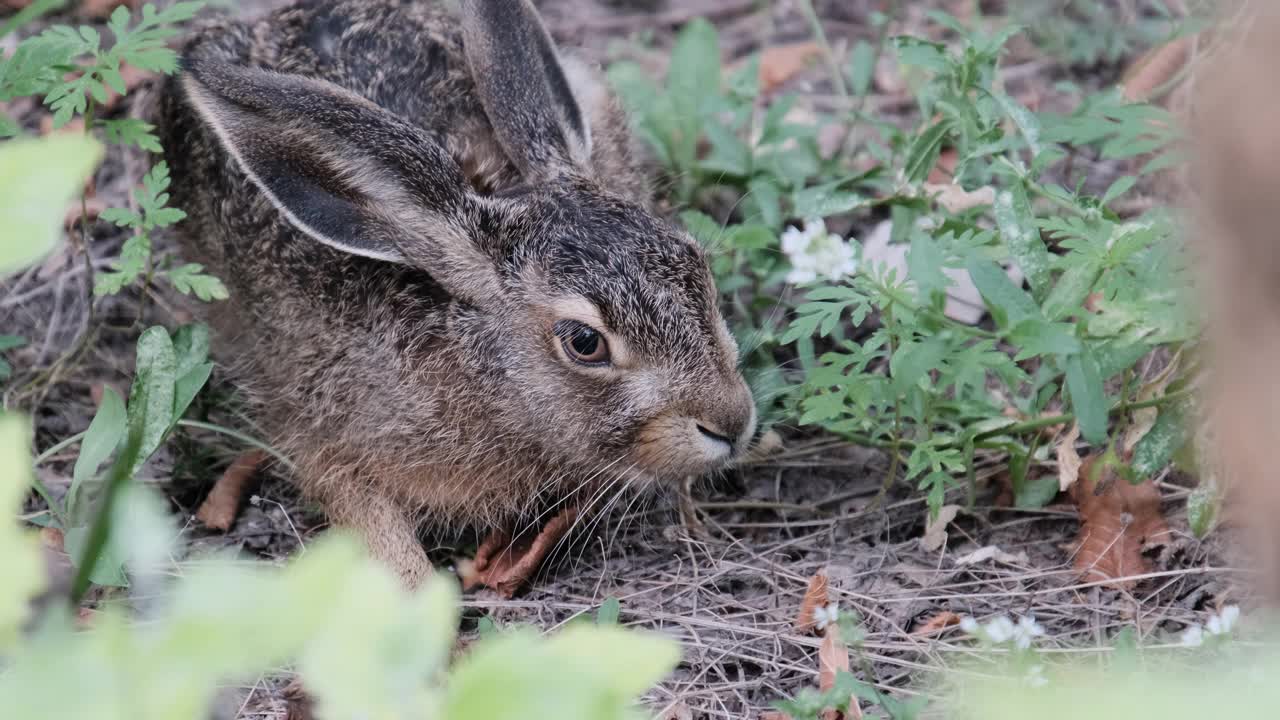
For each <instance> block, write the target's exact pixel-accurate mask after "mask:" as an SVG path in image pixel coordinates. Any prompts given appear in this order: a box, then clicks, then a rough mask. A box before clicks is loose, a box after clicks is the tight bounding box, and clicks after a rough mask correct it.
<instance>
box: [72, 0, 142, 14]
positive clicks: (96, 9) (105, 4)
mask: <svg viewBox="0 0 1280 720" xmlns="http://www.w3.org/2000/svg"><path fill="white" fill-rule="evenodd" d="M121 5H124V6H125V7H127V8H129V9H130V10H137V9H138V0H80V6H79V7H77V8H76V14H77V15H79V16H80V17H87V18H106V17H109V16H110V15H111V12H112V11H113V10H115V9H116V8H118V7H120V6H121Z"/></svg>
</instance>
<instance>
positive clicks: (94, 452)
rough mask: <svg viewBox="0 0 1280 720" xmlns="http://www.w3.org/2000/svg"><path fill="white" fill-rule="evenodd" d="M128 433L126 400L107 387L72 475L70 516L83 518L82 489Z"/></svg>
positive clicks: (86, 432)
mask: <svg viewBox="0 0 1280 720" xmlns="http://www.w3.org/2000/svg"><path fill="white" fill-rule="evenodd" d="M127 429H128V418H127V417H126V415H125V407H124V400H123V399H122V398H121V397H120V394H119V393H117V392H116V391H115V390H114V389H113V388H111V387H110V386H107V387H104V388H103V392H102V404H101V405H99V406H98V412H97V413H95V414H94V416H93V420H92V421H91V422H90V423H89V429H88V430H86V431H85V434H84V439H83V440H81V441H80V455H79V457H77V458H76V464H75V468H74V469H73V470H72V473H71V487H70V489H69V490H68V491H67V500H66V507H67V514H68V515H70V516H72V517H83V514H82V513H81V512H79V510H81V508H77V505H78V500H79V497H80V494H79V493H80V487H81V485H83V484H84V482H85V481H86V480H89V479H91V478H92V477H93V476H94V475H96V474H97V472H98V468H99V467H101V465H102V463H104V462H106V461H107V458H109V457H111V453H113V452H115V450H116V448H117V447H119V446H120V441H121V440H123V439H124V434H125V431H126V430H127Z"/></svg>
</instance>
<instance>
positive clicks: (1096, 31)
mask: <svg viewBox="0 0 1280 720" xmlns="http://www.w3.org/2000/svg"><path fill="white" fill-rule="evenodd" d="M1139 5H1140V6H1145V8H1144V7H1134V8H1133V9H1132V10H1131V11H1130V12H1128V13H1123V14H1122V13H1119V12H1118V11H1117V8H1116V6H1115V5H1113V4H1111V3H1109V2H1106V1H1105V0H1022V1H1021V2H1017V3H1010V4H1009V6H1008V7H1009V9H1010V11H1011V12H1012V14H1013V17H1014V18H1015V19H1016V20H1017V21H1018V22H1021V23H1024V24H1026V25H1027V27H1028V28H1029V30H1030V35H1031V40H1032V42H1033V43H1035V46H1036V47H1037V48H1039V49H1041V50H1042V51H1043V52H1044V53H1046V54H1047V55H1049V56H1050V57H1052V58H1054V59H1056V60H1058V61H1059V62H1062V63H1064V64H1067V65H1081V66H1092V65H1097V64H1099V63H1108V64H1113V63H1117V62H1120V61H1121V60H1123V59H1125V58H1126V57H1131V56H1132V54H1133V53H1134V52H1136V51H1141V50H1143V49H1146V48H1148V47H1151V46H1153V45H1156V44H1158V43H1161V42H1165V41H1167V40H1169V39H1170V38H1171V37H1174V36H1176V35H1178V34H1182V33H1185V32H1187V31H1189V30H1191V29H1194V28H1196V27H1199V26H1200V25H1201V24H1202V21H1201V19H1200V18H1198V17H1197V16H1196V15H1195V14H1192V15H1191V16H1190V18H1187V19H1183V18H1180V17H1179V16H1178V15H1176V14H1175V13H1173V12H1171V11H1170V9H1169V7H1168V5H1167V4H1166V3H1165V2H1164V0H1152V1H1151V2H1144V3H1140V4H1139ZM1189 5H1190V7H1191V8H1192V9H1196V6H1197V5H1200V6H1203V5H1205V3H1203V2H1200V3H1197V2H1191V3H1189ZM1143 9H1147V10H1148V12H1143ZM1118 16H1119V17H1118Z"/></svg>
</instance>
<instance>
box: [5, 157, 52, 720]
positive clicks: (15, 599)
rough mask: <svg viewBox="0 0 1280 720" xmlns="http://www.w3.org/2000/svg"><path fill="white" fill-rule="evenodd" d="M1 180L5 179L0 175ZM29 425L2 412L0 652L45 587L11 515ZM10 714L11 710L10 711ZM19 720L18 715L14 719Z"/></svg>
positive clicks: (22, 486) (26, 470)
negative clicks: (2, 580) (2, 567)
mask: <svg viewBox="0 0 1280 720" xmlns="http://www.w3.org/2000/svg"><path fill="white" fill-rule="evenodd" d="M0 177H3V176H0ZM30 441H31V427H30V425H29V424H28V422H27V420H26V418H23V417H19V416H18V415H15V414H12V413H3V414H0V558H2V559H3V564H4V582H3V584H2V585H0V587H3V590H0V652H5V653H6V656H7V651H8V650H9V649H10V648H12V647H13V646H14V645H15V644H16V643H18V642H19V638H20V637H21V636H22V633H23V626H24V625H25V624H26V620H27V616H28V614H29V613H30V612H31V604H30V602H29V601H30V599H31V598H32V597H34V596H35V595H36V593H38V592H40V591H41V590H42V589H43V588H44V587H45V582H46V581H45V578H46V574H45V572H46V571H45V561H44V559H43V558H42V556H41V552H40V546H39V544H38V542H37V541H36V539H35V537H34V536H32V535H31V534H29V533H26V532H23V531H22V529H20V527H19V525H18V523H17V522H15V521H14V520H13V517H14V516H15V515H16V514H18V513H19V512H21V511H22V503H23V500H24V499H25V498H26V497H27V493H28V492H29V491H30V484H29V483H30V478H31V455H30V453H29V452H28V450H27V448H28V443H29V442H30ZM6 714H8V712H7V711H6ZM15 717H16V716H15Z"/></svg>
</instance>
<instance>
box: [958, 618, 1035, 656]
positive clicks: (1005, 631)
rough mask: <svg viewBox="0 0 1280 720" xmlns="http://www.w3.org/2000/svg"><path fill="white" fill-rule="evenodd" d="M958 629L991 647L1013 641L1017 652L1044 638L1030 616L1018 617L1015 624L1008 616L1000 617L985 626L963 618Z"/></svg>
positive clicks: (971, 619) (989, 621)
mask: <svg viewBox="0 0 1280 720" xmlns="http://www.w3.org/2000/svg"><path fill="white" fill-rule="evenodd" d="M960 629H961V630H963V631H965V632H966V633H968V634H970V635H972V636H974V637H976V638H980V639H983V640H986V641H987V642H989V643H991V644H993V645H1003V644H1005V643H1007V642H1009V641H1013V645H1014V647H1016V648H1018V649H1019V650H1026V649H1028V648H1030V647H1031V643H1032V642H1033V641H1034V640H1035V639H1036V638H1038V637H1044V628H1043V627H1041V625H1040V623H1038V622H1036V619H1035V618H1034V617H1031V616H1024V617H1020V618H1018V622H1016V623H1015V622H1014V621H1013V620H1010V619H1009V616H1008V615H1000V616H997V617H994V618H992V619H991V620H988V621H987V623H986V624H985V625H983V624H980V623H979V622H978V621H977V620H975V619H973V618H972V617H964V618H961V620H960Z"/></svg>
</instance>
